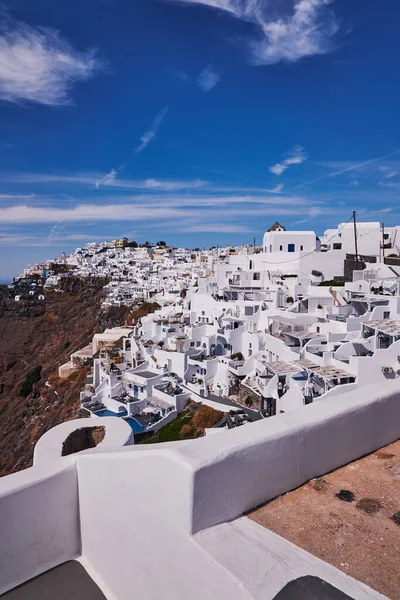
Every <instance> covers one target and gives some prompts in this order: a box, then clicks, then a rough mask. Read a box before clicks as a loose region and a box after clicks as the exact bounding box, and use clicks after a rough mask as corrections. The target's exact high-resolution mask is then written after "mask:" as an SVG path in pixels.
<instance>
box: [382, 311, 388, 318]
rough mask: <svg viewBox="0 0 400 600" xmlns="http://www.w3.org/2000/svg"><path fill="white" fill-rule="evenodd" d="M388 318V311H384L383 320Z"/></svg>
mask: <svg viewBox="0 0 400 600" xmlns="http://www.w3.org/2000/svg"><path fill="white" fill-rule="evenodd" d="M389 317H390V311H386V310H385V312H384V313H383V318H384V319H388V318H389Z"/></svg>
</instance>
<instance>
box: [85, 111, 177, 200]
mask: <svg viewBox="0 0 400 600" xmlns="http://www.w3.org/2000/svg"><path fill="white" fill-rule="evenodd" d="M167 112H168V106H165V107H164V108H163V109H162V110H160V111H159V112H158V113H157V115H156V117H155V119H154V121H153V123H152V124H151V126H150V129H148V130H147V131H146V132H145V133H144V134H143V135H142V136H141V138H140V144H139V146H137V147H136V148H135V149H134V154H135V156H137V155H138V154H140V153H141V152H143V150H145V149H146V148H147V146H148V145H149V144H150V142H152V141H153V140H154V139H155V138H156V135H157V131H158V128H159V127H160V125H161V123H162V122H163V120H164V118H165V116H166V114H167ZM131 160H132V159H131V158H128V159H127V160H125V161H124V162H123V163H122V164H121V165H119V167H118V168H117V169H111V171H110V172H109V173H107V174H106V175H105V176H104V177H102V178H101V179H98V180H97V181H96V182H95V185H96V187H97V188H99V187H100V186H101V185H110V184H112V183H113V182H115V180H116V178H117V175H118V173H119V171H121V170H122V169H124V168H125V167H126V165H127V164H129V163H130V162H131Z"/></svg>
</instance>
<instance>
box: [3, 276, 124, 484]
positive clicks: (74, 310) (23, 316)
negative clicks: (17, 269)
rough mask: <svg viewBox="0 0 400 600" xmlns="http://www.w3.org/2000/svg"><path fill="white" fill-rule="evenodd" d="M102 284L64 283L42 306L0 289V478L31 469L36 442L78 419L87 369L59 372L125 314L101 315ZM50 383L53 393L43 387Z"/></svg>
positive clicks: (72, 280) (86, 281)
mask: <svg viewBox="0 0 400 600" xmlns="http://www.w3.org/2000/svg"><path fill="white" fill-rule="evenodd" d="M104 284H105V281H104V280H102V279H98V278H96V279H78V278H70V279H67V278H66V279H65V280H63V282H62V285H61V288H60V290H59V291H51V292H46V294H45V300H44V301H41V302H37V301H22V302H16V301H15V300H14V295H11V293H10V291H9V290H8V288H7V286H0V475H7V474H9V473H11V472H15V471H19V470H21V469H23V468H26V467H28V466H30V465H31V464H32V457H33V448H34V445H35V443H36V441H37V440H38V439H39V437H40V436H41V435H42V434H43V433H44V432H45V431H47V430H48V429H50V428H51V427H54V426H55V425H57V424H59V423H61V422H63V421H67V420H70V419H74V418H76V417H78V416H79V392H80V390H81V388H82V387H83V385H84V383H85V380H86V374H87V369H81V370H80V371H77V372H75V373H73V374H72V375H70V377H68V378H67V379H63V380H60V379H59V378H58V377H57V371H58V367H59V366H60V365H61V364H63V363H65V362H66V361H68V359H69V356H70V354H71V353H73V352H75V351H76V350H78V349H80V348H82V347H83V346H86V345H87V344H88V343H89V342H90V341H91V339H92V337H93V335H94V333H96V332H97V331H103V330H104V329H105V328H106V327H114V326H117V325H123V324H124V322H125V320H126V318H127V316H128V314H129V310H128V309H127V308H126V307H123V308H121V309H118V308H117V309H112V311H111V312H104V311H102V310H101V301H102V295H103V292H102V289H103V286H104ZM49 378H50V380H51V382H52V388H49V387H46V385H45V383H46V381H48V380H49ZM54 390H57V392H58V395H57V394H56V393H55V391H54Z"/></svg>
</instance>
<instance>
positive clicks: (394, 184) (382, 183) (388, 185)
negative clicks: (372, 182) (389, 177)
mask: <svg viewBox="0 0 400 600" xmlns="http://www.w3.org/2000/svg"><path fill="white" fill-rule="evenodd" d="M379 185H380V186H381V187H385V188H392V189H399V188H400V183H399V182H396V181H380V182H379Z"/></svg>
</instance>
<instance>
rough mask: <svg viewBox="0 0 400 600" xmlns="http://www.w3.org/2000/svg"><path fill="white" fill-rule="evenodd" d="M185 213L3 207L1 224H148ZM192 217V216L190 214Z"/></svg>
mask: <svg viewBox="0 0 400 600" xmlns="http://www.w3.org/2000/svg"><path fill="white" fill-rule="evenodd" d="M186 214H187V212H186V211H184V210H177V209H176V208H170V207H168V208H167V207H157V209H153V210H151V211H149V207H148V206H145V205H140V206H138V205H134V204H105V205H102V206H99V205H97V204H80V205H77V206H74V207H71V208H55V207H47V206H46V207H40V206H34V207H32V206H26V205H19V206H17V205H15V206H8V207H6V208H0V222H2V223H54V222H61V221H71V222H75V221H146V220H150V219H163V218H170V217H171V218H174V217H177V216H179V217H184V216H185V215H186ZM189 214H190V213H189Z"/></svg>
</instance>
